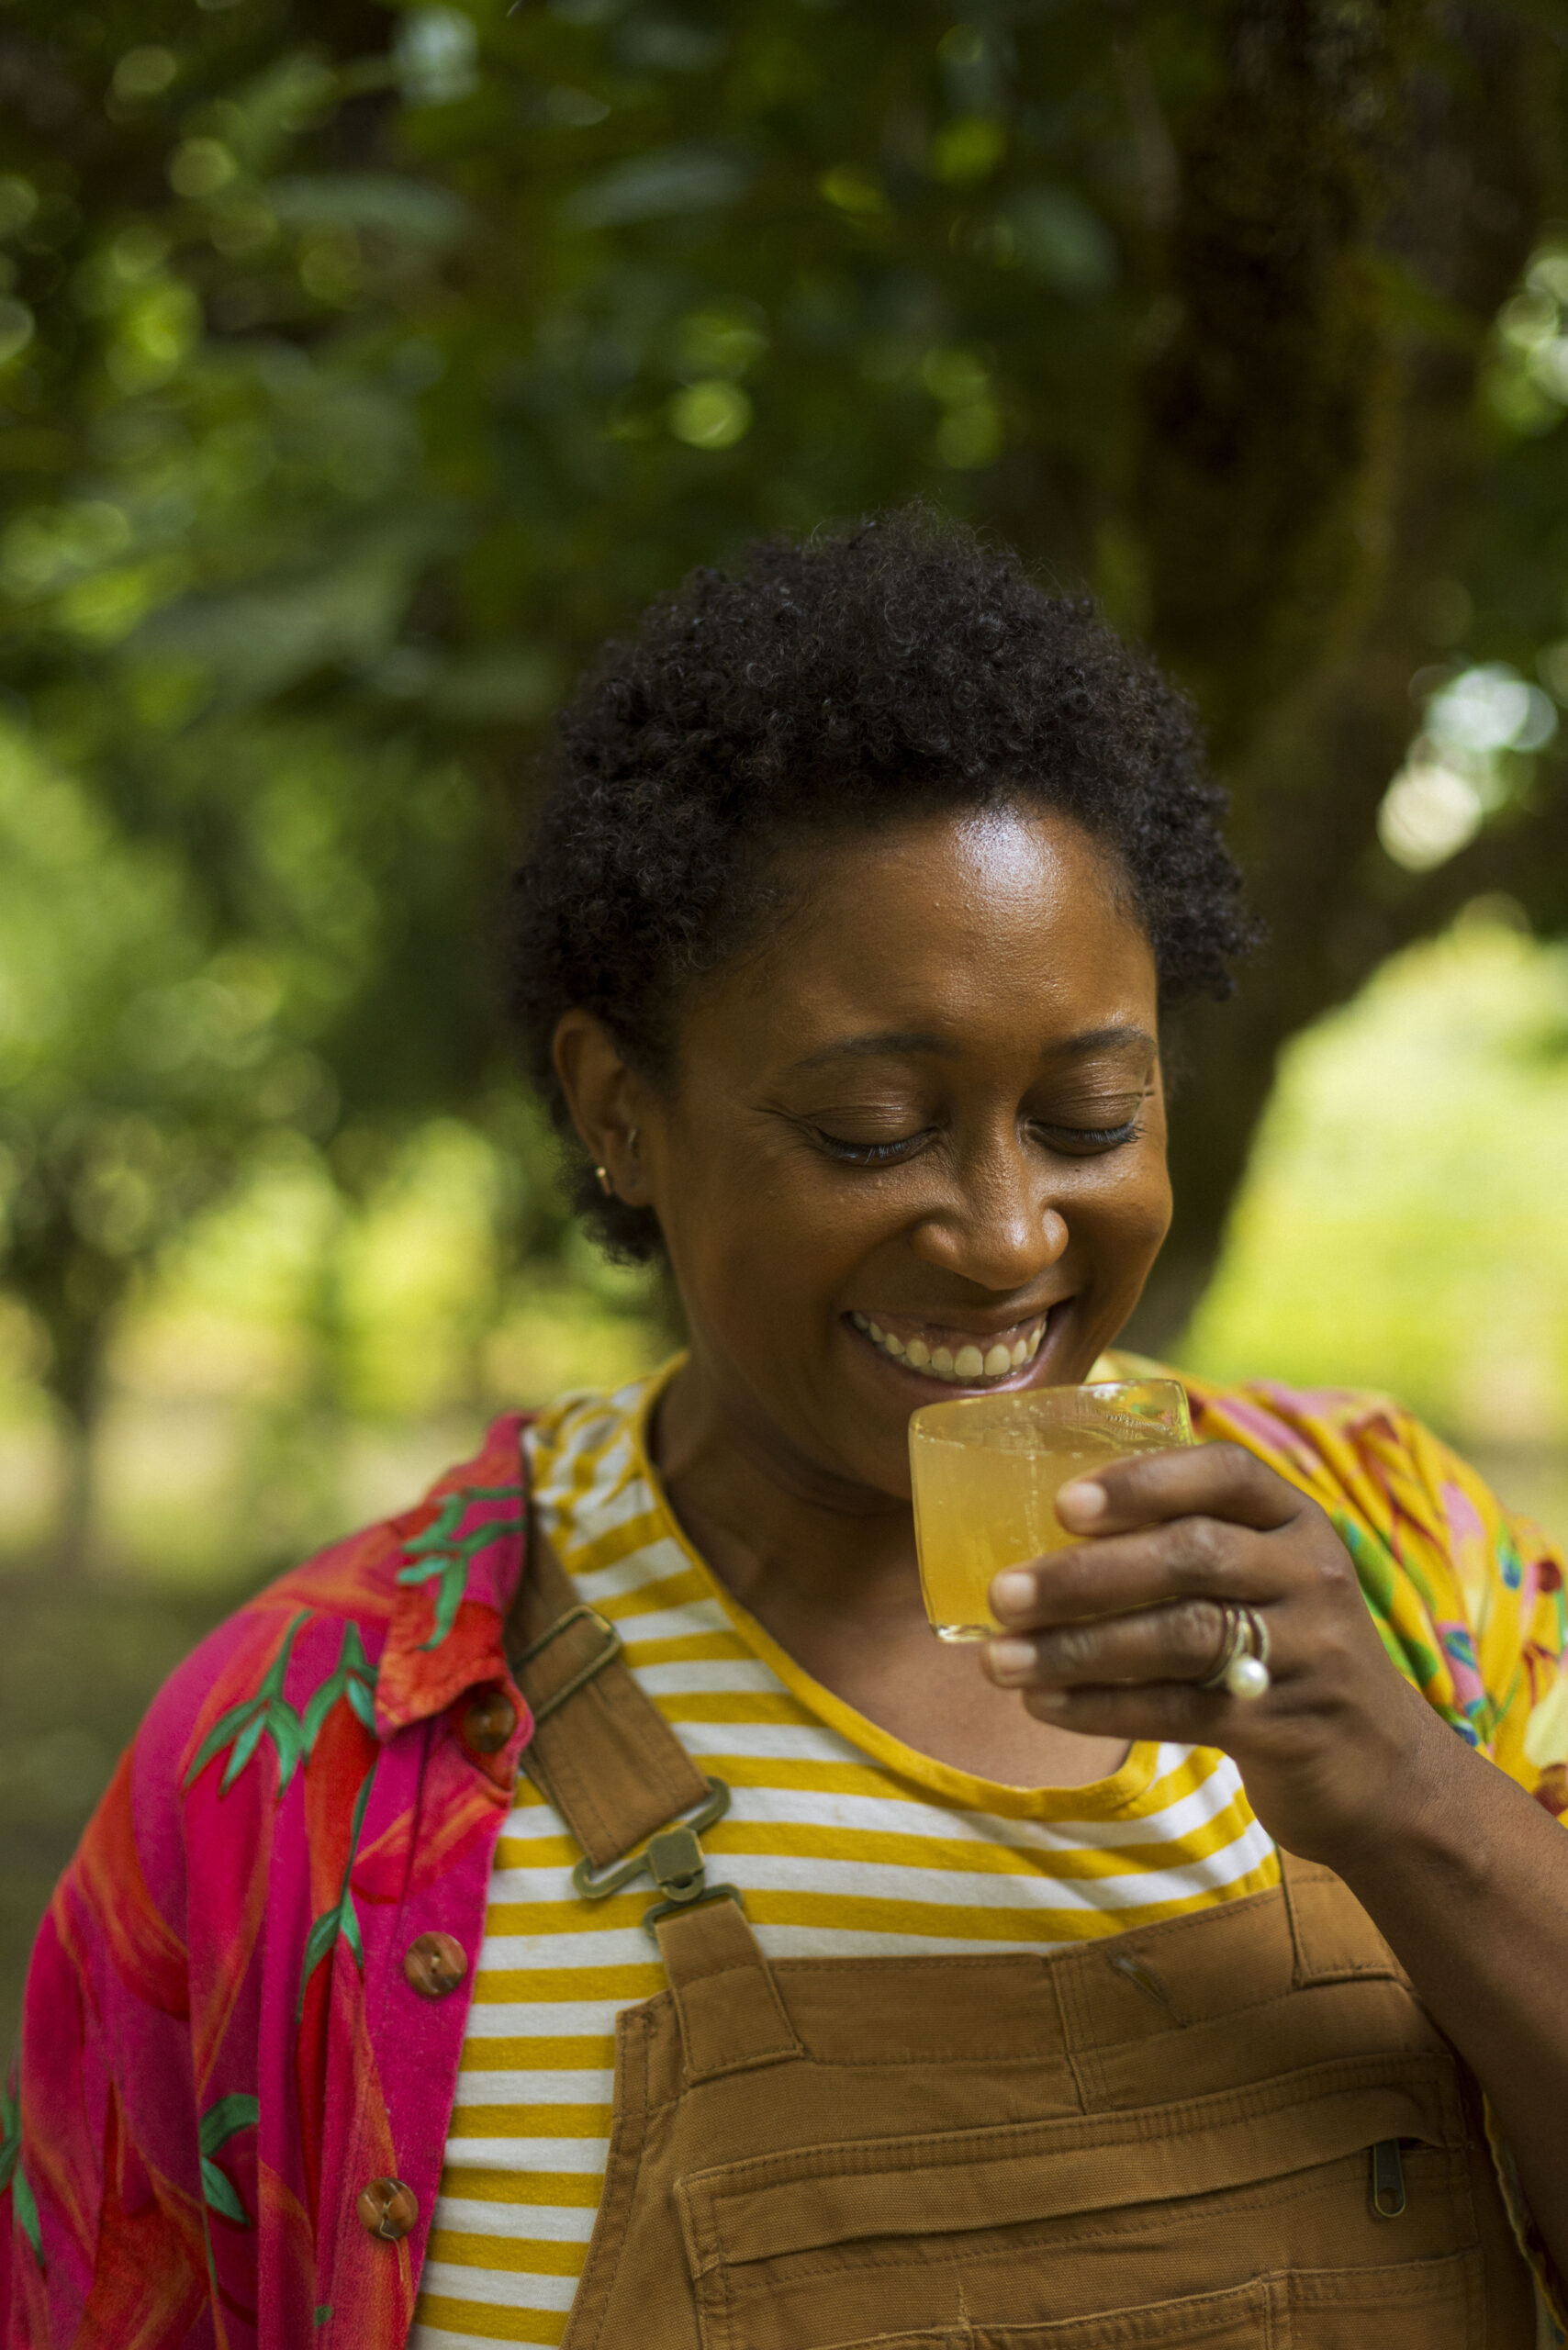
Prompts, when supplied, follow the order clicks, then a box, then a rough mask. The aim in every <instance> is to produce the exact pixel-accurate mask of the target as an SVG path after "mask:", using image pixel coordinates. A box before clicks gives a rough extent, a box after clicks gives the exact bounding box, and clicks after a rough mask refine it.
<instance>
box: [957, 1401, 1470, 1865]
mask: <svg viewBox="0 0 1568 2350" xmlns="http://www.w3.org/2000/svg"><path fill="white" fill-rule="evenodd" d="M1057 1508H1058V1515H1059V1516H1060V1518H1061V1522H1062V1524H1063V1525H1064V1526H1065V1527H1069V1528H1070V1531H1072V1532H1073V1533H1075V1534H1082V1535H1086V1536H1092V1538H1093V1539H1092V1540H1088V1541H1084V1542H1082V1543H1080V1544H1077V1545H1075V1546H1074V1548H1072V1549H1071V1550H1057V1551H1053V1552H1052V1553H1050V1555H1049V1556H1047V1557H1046V1558H1043V1559H1036V1561H1034V1562H1033V1563H1032V1564H1031V1565H1028V1566H1025V1567H1015V1568H1011V1569H1009V1570H1008V1571H1007V1572H1005V1573H1003V1574H1000V1575H998V1576H997V1578H996V1580H995V1582H994V1583H992V1584H991V1606H992V1609H993V1611H994V1613H995V1616H996V1619H997V1621H998V1623H1000V1624H1002V1625H1004V1626H1005V1627H1006V1630H1007V1637H1006V1638H1005V1639H997V1640H993V1641H991V1644H990V1646H989V1648H988V1649H987V1651H986V1655H985V1662H986V1669H987V1671H988V1672H989V1673H990V1674H991V1679H992V1680H993V1681H995V1682H996V1683H997V1684H999V1685H1000V1686H1001V1687H1002V1688H1008V1689H1017V1690H1019V1691H1020V1692H1021V1693H1022V1695H1023V1699H1024V1703H1025V1707H1027V1708H1028V1710H1029V1712H1030V1713H1032V1714H1035V1715H1036V1716H1037V1717H1038V1718H1039V1719H1041V1720H1042V1721H1049V1722H1058V1723H1059V1724H1061V1726H1062V1727H1063V1728H1064V1729H1074V1730H1081V1731H1083V1732H1084V1733H1085V1734H1086V1735H1087V1736H1090V1737H1099V1738H1128V1739H1171V1740H1181V1741H1182V1742H1184V1743H1190V1744H1193V1745H1198V1746H1217V1747H1223V1748H1224V1749H1225V1750H1226V1752H1227V1753H1229V1754H1232V1755H1234V1757H1235V1759H1236V1761H1237V1762H1238V1764H1239V1766H1240V1769H1241V1774H1242V1777H1243V1779H1244V1781H1245V1782H1246V1786H1247V1793H1248V1796H1249V1800H1250V1802H1251V1805H1252V1808H1253V1810H1254V1811H1255V1812H1256V1813H1257V1815H1258V1818H1260V1820H1261V1822H1262V1824H1263V1826H1264V1827H1265V1828H1266V1829H1267V1830H1268V1831H1269V1833H1270V1835H1271V1836H1272V1837H1273V1838H1274V1839H1275V1841H1276V1842H1278V1843H1281V1844H1283V1845H1284V1846H1285V1847H1286V1848H1287V1850H1289V1851H1290V1852H1297V1853H1299V1854H1301V1855H1302V1857H1303V1858H1304V1859H1310V1860H1320V1861H1325V1862H1327V1863H1328V1864H1329V1865H1330V1866H1334V1867H1340V1868H1343V1867H1344V1866H1345V1865H1346V1864H1347V1863H1350V1862H1351V1861H1352V1859H1353V1856H1354V1855H1355V1853H1356V1852H1357V1851H1358V1849H1359V1848H1360V1847H1361V1845H1362V1844H1363V1843H1365V1842H1366V1841H1368V1840H1369V1839H1372V1840H1375V1841H1383V1840H1384V1839H1386V1838H1387V1837H1389V1835H1390V1834H1391V1833H1393V1834H1397V1833H1398V1822H1399V1818H1400V1815H1401V1812H1402V1811H1405V1812H1406V1813H1407V1815H1408V1816H1412V1817H1413V1816H1414V1815H1415V1814H1416V1813H1417V1812H1418V1811H1419V1809H1420V1808H1421V1807H1422V1806H1423V1804H1424V1803H1425V1802H1426V1801H1427V1800H1428V1796H1430V1795H1431V1794H1432V1793H1433V1792H1434V1791H1435V1789H1436V1788H1437V1786H1438V1785H1440V1784H1441V1777H1442V1773H1441V1764H1442V1761H1443V1758H1444V1751H1445V1750H1444V1749H1442V1748H1439V1744H1438V1741H1439V1740H1444V1741H1447V1742H1448V1743H1450V1744H1451V1743H1452V1733H1451V1732H1450V1731H1449V1730H1448V1729H1446V1727H1445V1726H1444V1725H1443V1724H1442V1723H1441V1722H1440V1721H1439V1720H1438V1718H1437V1717H1436V1716H1435V1715H1434V1714H1433V1713H1432V1712H1431V1711H1430V1709H1429V1707H1428V1706H1427V1705H1426V1703H1425V1702H1424V1700H1423V1699H1422V1698H1421V1696H1420V1695H1419V1694H1418V1692H1417V1691H1416V1690H1415V1689H1413V1688H1412V1687H1411V1686H1410V1684H1409V1683H1408V1682H1406V1680H1405V1679H1404V1677H1403V1676H1402V1675H1401V1674H1400V1673H1398V1672H1397V1671H1396V1670H1395V1668H1394V1664H1393V1662H1391V1660H1390V1658H1389V1657H1388V1655H1387V1653H1386V1651H1385V1650H1384V1648H1383V1641H1382V1639H1381V1638H1380V1637H1379V1634H1378V1631H1377V1628H1376V1626H1375V1625H1374V1623H1373V1621H1372V1617H1371V1615H1370V1613H1369V1611H1368V1609H1367V1606H1366V1602H1365V1601H1364V1600H1363V1598H1362V1596H1361V1587H1360V1585H1359V1583H1358V1582H1357V1580H1356V1571H1355V1568H1354V1566H1353V1565H1352V1563H1351V1561H1350V1555H1349V1553H1348V1552H1347V1550H1346V1549H1345V1546H1344V1544H1343V1543H1342V1542H1341V1541H1340V1539H1339V1538H1338V1535H1337V1534H1336V1533H1335V1531H1334V1529H1333V1527H1331V1526H1330V1524H1329V1522H1328V1520H1327V1517H1326V1516H1324V1514H1323V1512H1322V1510H1320V1509H1319V1508H1318V1506H1317V1505H1316V1503H1315V1502H1312V1501H1309V1500H1308V1499H1307V1498H1306V1496H1305V1494H1300V1493H1298V1492H1297V1491H1296V1489H1295V1487H1294V1485H1291V1484H1288V1483H1286V1482H1285V1480H1284V1479H1283V1478H1282V1477H1280V1476H1278V1475H1276V1473H1275V1472H1274V1471H1273V1470H1271V1469H1270V1468H1267V1467H1266V1466H1265V1465H1264V1463H1263V1462H1262V1461H1260V1460H1257V1459H1256V1458H1255V1457H1254V1456H1253V1455H1252V1454H1251V1453H1249V1452H1248V1451H1247V1450H1245V1449H1244V1448H1243V1447H1242V1446H1240V1445H1237V1444H1205V1445H1198V1446H1194V1447H1193V1449H1191V1450H1188V1449H1181V1450H1171V1451H1169V1452H1158V1453H1144V1454H1141V1455H1135V1456H1134V1457H1132V1458H1130V1459H1126V1460H1117V1461H1114V1462H1113V1463H1111V1464H1110V1465H1109V1466H1108V1467H1106V1468H1104V1469H1098V1470H1096V1471H1095V1472H1094V1474H1093V1476H1092V1478H1081V1479H1079V1480H1077V1481H1076V1482H1075V1483H1072V1484H1070V1485H1066V1486H1064V1487H1063V1488H1062V1491H1061V1493H1060V1494H1059V1495H1058V1501H1057ZM1226 1601H1245V1602H1246V1603H1247V1604H1248V1606H1249V1607H1251V1608H1252V1609H1253V1610H1254V1611H1255V1612H1256V1614H1257V1615H1258V1616H1259V1617H1260V1618H1261V1620H1262V1622H1263V1624H1264V1625H1265V1626H1266V1628H1267V1631H1268V1636H1269V1672H1270V1674H1271V1687H1270V1688H1269V1690H1268V1691H1267V1693H1266V1694H1265V1695H1263V1696H1261V1697H1260V1698H1257V1699H1253V1700H1249V1701H1244V1700H1242V1699H1240V1698H1237V1697H1233V1696H1231V1695H1229V1694H1228V1692H1226V1690H1224V1689H1204V1688H1202V1687H1201V1686H1200V1685H1199V1684H1200V1683H1201V1682H1202V1680H1203V1678H1204V1674H1205V1673H1209V1672H1211V1671H1212V1670H1213V1668H1214V1666H1215V1662H1216V1660H1217V1658H1218V1657H1219V1655H1220V1652H1221V1650H1222V1646H1223V1642H1224V1639H1225V1631H1226V1620H1225V1617H1224V1612H1223V1611H1224V1607H1225V1603H1226ZM1428 1762H1429V1763H1430V1765H1431V1768H1430V1770H1429V1771H1428V1768H1427V1767H1426V1765H1427V1764H1428Z"/></svg>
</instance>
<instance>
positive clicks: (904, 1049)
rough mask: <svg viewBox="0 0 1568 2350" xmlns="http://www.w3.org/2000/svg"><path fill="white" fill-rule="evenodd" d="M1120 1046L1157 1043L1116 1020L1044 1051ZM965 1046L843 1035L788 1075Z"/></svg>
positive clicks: (1062, 1053)
mask: <svg viewBox="0 0 1568 2350" xmlns="http://www.w3.org/2000/svg"><path fill="white" fill-rule="evenodd" d="M1117 1045H1142V1046H1148V1050H1149V1051H1150V1052H1153V1051H1154V1050H1155V1049H1156V1047H1155V1040H1154V1038H1153V1037H1152V1036H1151V1035H1149V1033H1148V1029H1147V1028H1139V1027H1137V1025H1136V1024H1134V1023H1133V1022H1131V1021H1114V1022H1113V1023H1112V1024H1111V1025H1110V1026H1109V1027H1105V1028H1086V1029H1085V1030H1084V1031H1083V1032H1082V1034H1081V1035H1077V1036H1069V1037H1068V1038H1067V1040H1066V1041H1065V1043H1063V1044H1060V1045H1052V1046H1047V1047H1046V1048H1045V1049H1044V1050H1042V1053H1041V1056H1040V1057H1041V1058H1042V1060H1047V1059H1048V1060H1060V1059H1067V1058H1072V1059H1081V1058H1082V1057H1083V1056H1084V1055H1085V1054H1087V1053H1100V1052H1104V1051H1105V1050H1106V1049H1107V1048H1108V1047H1111V1046H1117ZM962 1049H963V1047H962V1046H959V1045H956V1044H954V1043H953V1042H952V1040H951V1039H950V1038H949V1037H946V1036H934V1035H930V1034H929V1033H928V1032H927V1031H926V1030H925V1029H924V1028H890V1029H886V1030H883V1031H881V1032H879V1033H878V1034H875V1035H865V1036H840V1037H838V1038H836V1039H835V1041H834V1043H833V1044H831V1045H823V1047H822V1048H821V1050H820V1051H819V1052H815V1053H807V1054H806V1055H805V1057H804V1058H803V1059H801V1060H798V1061H791V1062H790V1069H789V1070H788V1071H787V1072H786V1074H790V1075H792V1074H793V1072H794V1071H795V1070H796V1069H821V1068H822V1067H823V1064H824V1063H825V1062H828V1061H835V1060H854V1059H859V1060H890V1059H892V1058H894V1057H897V1056H899V1055H904V1054H910V1053H935V1054H937V1055H939V1056H940V1057H942V1058H943V1059H945V1060H955V1059H957V1058H958V1055H959V1054H960V1052H961V1051H962Z"/></svg>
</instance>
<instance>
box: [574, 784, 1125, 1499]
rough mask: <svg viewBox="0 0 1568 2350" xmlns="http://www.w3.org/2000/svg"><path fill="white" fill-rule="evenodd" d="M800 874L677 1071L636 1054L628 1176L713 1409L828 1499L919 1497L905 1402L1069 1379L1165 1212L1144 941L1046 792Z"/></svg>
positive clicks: (905, 834) (1088, 845)
mask: <svg viewBox="0 0 1568 2350" xmlns="http://www.w3.org/2000/svg"><path fill="white" fill-rule="evenodd" d="M801 873H802V875H803V878H804V883H805V886H804V889H803V890H802V892H801V909H800V911H799V912H798V913H796V914H795V915H794V916H793V917H792V918H791V920H790V923H788V925H787V927H786V928H785V929H784V931H782V932H781V933H780V934H778V935H776V936H775V937H774V938H772V939H771V940H770V941H769V942H768V943H767V946H766V948H765V949H764V950H763V951H762V952H760V953H759V954H758V955H757V956H756V958H755V959H748V960H746V961H744V962H742V963H739V964H734V965H731V966H729V967H727V968H724V969H722V970H721V971H720V972H718V973H716V974H715V975H714V976H713V977H712V978H711V979H709V980H708V981H706V982H704V983H703V985H702V986H701V987H700V989H698V990H695V991H694V994H693V997H692V999H691V1001H690V1002H689V1004H688V1006H687V1007H686V1009H685V1011H684V1013H683V1015H682V1020H681V1025H680V1031H679V1035H678V1053H677V1066H676V1071H675V1077H674V1081H673V1084H672V1085H671V1086H670V1087H669V1089H668V1090H667V1091H657V1090H655V1089H653V1088H651V1087H648V1086H646V1085H644V1084H643V1083H642V1082H640V1081H639V1080H635V1079H634V1078H632V1077H631V1076H630V1075H629V1073H626V1072H623V1071H622V1073H621V1076H620V1079H619V1080H618V1082H619V1085H620V1087H621V1088H622V1091H620V1094H619V1099H620V1101H621V1102H622V1103H623V1104H624V1105H626V1108H627V1111H628V1118H627V1122H628V1123H633V1122H634V1123H635V1124H636V1125H637V1127H638V1138H637V1147H636V1152H635V1158H634V1162H632V1161H629V1160H628V1159H627V1158H625V1157H624V1156H623V1155H622V1154H619V1153H617V1154H615V1163H616V1171H617V1177H618V1188H619V1189H620V1190H621V1191H622V1194H623V1195H624V1196H626V1197H628V1198H636V1199H638V1200H640V1201H642V1202H644V1203H647V1204H649V1205H651V1206H652V1207H653V1208H654V1209H655V1212H656V1214H657V1215H658V1218H659V1222H660V1224H661V1225H662V1227H663V1229H664V1233H665V1236H666V1241H667V1244H668V1248H669V1253H670V1257H671V1259H672V1262H673V1265H674V1269H675V1274H676V1278H677V1281H678V1284H679V1288H680V1292H681V1296H682V1298H683V1300H684V1302H685V1305H686V1310H687V1314H688V1316H689V1323H690V1327H691V1334H692V1362H691V1369H690V1372H689V1378H691V1379H693V1380H695V1381H696V1382H698V1383H699V1386H700V1390H701V1391H702V1393H701V1396H700V1402H701V1404H702V1406H703V1407H704V1408H705V1411H706V1412H707V1413H717V1414H719V1415H720V1416H722V1419H723V1420H724V1421H725V1422H727V1423H728V1425H730V1426H731V1427H733V1428H734V1431H735V1433H736V1435H737V1436H738V1437H739V1438H741V1439H742V1440H743V1441H744V1442H745V1444H746V1446H747V1448H748V1449H749V1450H751V1451H752V1452H753V1453H754V1455H755V1454H756V1451H757V1450H758V1449H759V1448H760V1449H762V1450H763V1451H764V1452H765V1453H767V1454H768V1455H770V1456H772V1457H773V1458H774V1459H775V1460H776V1461H777V1463H778V1466H779V1467H780V1469H781V1470H782V1471H784V1472H786V1473H788V1474H789V1475H790V1478H791V1481H792V1482H794V1483H797V1484H799V1483H801V1481H802V1480H803V1481H804V1482H805V1483H807V1484H808V1485H821V1486H822V1487H823V1491H824V1496H825V1494H826V1493H828V1492H831V1491H833V1490H835V1489H837V1490H842V1488H843V1487H844V1485H845V1484H846V1483H847V1484H848V1485H849V1486H852V1487H858V1488H859V1489H861V1491H862V1493H863V1494H864V1493H865V1489H867V1488H870V1489H871V1492H872V1493H875V1494H881V1495H888V1496H894V1495H897V1496H907V1494H908V1493H909V1451H908V1437H907V1430H908V1422H909V1416H910V1414H911V1412H912V1411H913V1410H915V1409H916V1408H917V1407H918V1406H919V1405H920V1404H929V1403H933V1402H935V1401H936V1400H938V1399H940V1398H942V1397H944V1396H950V1395H958V1394H965V1393H975V1392H977V1391H980V1390H984V1389H991V1388H996V1389H1004V1388H1005V1389H1012V1390H1014V1391H1017V1390H1022V1389H1027V1388H1030V1387H1037V1386H1039V1387H1048V1386H1057V1385H1060V1384H1062V1383H1064V1382H1076V1381H1079V1380H1081V1379H1082V1378H1083V1377H1084V1376H1085V1375H1086V1373H1087V1371H1088V1370H1089V1368H1090V1365H1091V1364H1092V1362H1093V1360H1094V1358H1095V1356H1096V1355H1097V1354H1098V1353H1099V1351H1100V1350H1101V1348H1103V1347H1104V1346H1105V1345H1107V1344H1108V1343H1109V1342H1110V1340H1111V1339H1112V1338H1113V1337H1114V1336H1115V1333H1116V1332H1117V1330H1118V1329H1119V1328H1120V1327H1121V1326H1122V1324H1123V1323H1124V1322H1125V1320H1126V1316H1127V1315H1128V1314H1129V1313H1130V1312H1131V1310H1132V1307H1133V1305H1134V1304H1135V1303H1136V1301H1137V1295H1138V1292H1139V1291H1140V1289H1141V1288H1142V1286H1143V1283H1144V1280H1145V1278H1146V1276H1147V1274H1148V1270H1149V1267H1150V1265H1151V1264H1152V1262H1153V1259H1154V1257H1155V1254H1156V1252H1157V1251H1158V1249H1159V1244H1160V1242H1161V1240H1162V1239H1163V1238H1164V1236H1165V1231H1166V1227H1167V1225H1168V1224H1169V1222H1170V1188H1169V1184H1168V1181H1167V1177H1166V1170H1165V1119H1164V1107H1163V1102H1162V1098H1161V1092H1160V1080H1159V1057H1158V1049H1157V1041H1156V1036H1157V1032H1156V979H1155V968H1154V958H1153V955H1152V953H1151V950H1150V948H1149V946H1148V940H1147V939H1146V938H1145V936H1144V934H1143V933H1142V931H1141V930H1140V929H1139V927H1138V925H1137V922H1136V920H1135V919H1134V918H1133V917H1132V916H1131V914H1130V913H1129V912H1127V911H1126V907H1125V905H1124V904H1122V903H1121V902H1119V898H1120V896H1121V893H1120V892H1119V891H1118V890H1117V887H1116V876H1115V874H1114V869H1113V867H1111V865H1110V864H1109V863H1108V861H1107V859H1106V857H1105V856H1104V855H1103V852H1102V851H1101V850H1100V849H1098V848H1097V847H1096V846H1095V845H1094V844H1093V843H1092V841H1091V840H1090V839H1089V837H1088V836H1087V835H1086V834H1083V833H1082V832H1081V831H1080V830H1079V828H1078V827H1077V826H1075V825H1074V824H1072V823H1070V822H1068V821H1066V820H1064V819H1062V818H1060V817H1058V816H1054V815H1049V814H1044V813H1039V812H1034V811H1029V812H1025V811H1016V810H1012V809H1002V810H994V811H985V812H980V813H968V814H964V815H959V816H953V815H946V814H944V815H940V816H933V817H931V818H928V819H922V820H919V821H914V822H908V823H906V824H902V825H900V826H898V827H896V828H890V829H889V830H887V831H884V832H879V833H876V834H846V835H844V836H843V837H841V838H838V839H834V841H833V842H832V843H831V845H829V846H827V847H826V848H824V850H823V853H822V854H821V856H813V857H812V861H810V862H809V863H808V864H807V865H805V866H804V867H801ZM600 1049H601V1050H602V1049H608V1048H607V1047H604V1046H601V1047H600ZM569 1059H570V1056H569V1055H566V1056H563V1060H564V1065H565V1063H566V1061H567V1060H569ZM579 1061H580V1057H579ZM589 1090H590V1091H591V1088H590V1089H589ZM606 1098H608V1097H606ZM579 1116H581V1110H580V1107H579ZM590 1123H591V1121H590ZM589 1138H590V1140H593V1139H594V1138H595V1137H594V1136H592V1135H590V1137H589ZM599 1141H600V1147H601V1149H602V1147H603V1139H602V1136H599ZM633 1166H634V1171H633ZM694 1400H695V1399H694ZM845 1498H846V1499H848V1498H849V1496H848V1495H846V1496H845ZM866 1499H867V1500H869V1499H870V1495H869V1494H866Z"/></svg>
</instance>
